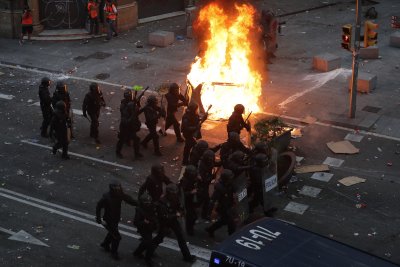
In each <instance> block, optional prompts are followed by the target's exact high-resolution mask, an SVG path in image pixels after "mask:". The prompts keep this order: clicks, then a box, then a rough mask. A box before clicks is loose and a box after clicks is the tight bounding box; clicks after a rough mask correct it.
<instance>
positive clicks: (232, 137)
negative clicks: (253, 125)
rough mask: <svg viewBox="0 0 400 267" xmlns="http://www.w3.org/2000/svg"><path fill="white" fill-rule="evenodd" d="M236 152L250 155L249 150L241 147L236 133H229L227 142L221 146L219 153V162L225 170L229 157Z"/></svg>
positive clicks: (241, 144)
mask: <svg viewBox="0 0 400 267" xmlns="http://www.w3.org/2000/svg"><path fill="white" fill-rule="evenodd" d="M238 150H240V151H242V152H244V153H245V154H249V153H250V149H248V148H247V147H245V145H243V143H242V142H241V141H240V136H239V134H238V133H236V132H230V133H229V134H228V141H227V142H225V143H223V144H222V146H221V151H220V158H221V162H222V165H223V166H224V167H225V168H226V163H227V160H228V158H229V156H230V155H231V154H233V152H235V151H238Z"/></svg>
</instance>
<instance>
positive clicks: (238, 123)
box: [226, 104, 251, 134]
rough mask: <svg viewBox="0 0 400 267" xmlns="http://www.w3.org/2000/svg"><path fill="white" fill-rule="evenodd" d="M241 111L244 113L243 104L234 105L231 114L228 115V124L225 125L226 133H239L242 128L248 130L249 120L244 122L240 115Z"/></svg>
mask: <svg viewBox="0 0 400 267" xmlns="http://www.w3.org/2000/svg"><path fill="white" fill-rule="evenodd" d="M243 113H244V106H243V105H242V104H237V105H236V106H235V107H234V110H233V112H232V115H231V116H230V117H229V120H228V124H227V126H226V129H227V131H228V133H230V132H235V133H238V134H240V131H241V130H242V129H243V128H246V130H247V131H248V132H249V131H250V129H251V127H250V122H249V121H247V122H245V121H244V120H243V117H242V115H243Z"/></svg>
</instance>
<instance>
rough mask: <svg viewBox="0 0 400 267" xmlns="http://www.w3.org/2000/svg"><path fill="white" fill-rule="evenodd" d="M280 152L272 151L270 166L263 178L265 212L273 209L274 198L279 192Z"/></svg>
mask: <svg viewBox="0 0 400 267" xmlns="http://www.w3.org/2000/svg"><path fill="white" fill-rule="evenodd" d="M277 161H278V151H277V150H276V149H274V148H272V149H271V156H270V159H269V165H268V166H267V167H265V168H264V171H263V176H262V185H263V202H264V211H268V210H269V209H271V208H272V197H273V195H274V193H276V192H277V190H278V168H277Z"/></svg>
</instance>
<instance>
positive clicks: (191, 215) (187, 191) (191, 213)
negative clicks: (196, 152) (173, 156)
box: [180, 165, 198, 236]
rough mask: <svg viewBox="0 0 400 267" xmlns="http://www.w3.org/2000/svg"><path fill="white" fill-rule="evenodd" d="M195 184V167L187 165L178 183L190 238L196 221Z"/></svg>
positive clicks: (196, 179) (196, 173)
mask: <svg viewBox="0 0 400 267" xmlns="http://www.w3.org/2000/svg"><path fill="white" fill-rule="evenodd" d="M197 183H198V172H197V169H196V167H195V166H193V165H187V166H186V168H185V172H184V173H183V177H182V180H181V181H180V186H181V189H182V192H183V198H184V199H183V201H184V207H185V225H186V233H187V234H188V235H191V236H192V235H194V224H195V222H196V220H197V214H196V207H197V204H198V198H197V193H198V192H197Z"/></svg>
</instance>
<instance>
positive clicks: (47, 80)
mask: <svg viewBox="0 0 400 267" xmlns="http://www.w3.org/2000/svg"><path fill="white" fill-rule="evenodd" d="M41 83H42V85H43V86H50V83H51V81H50V78H49V77H43V78H42V81H41Z"/></svg>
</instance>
